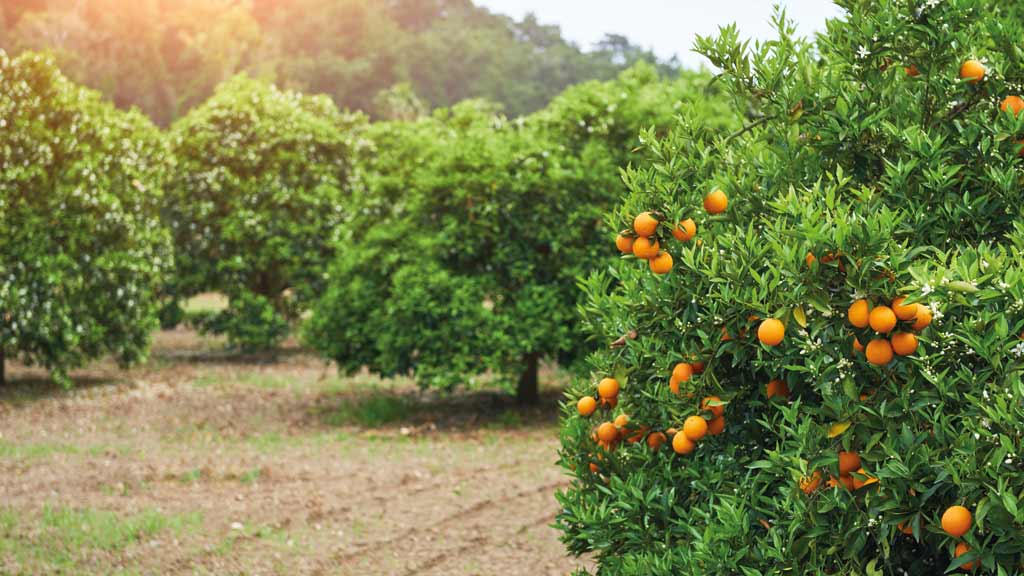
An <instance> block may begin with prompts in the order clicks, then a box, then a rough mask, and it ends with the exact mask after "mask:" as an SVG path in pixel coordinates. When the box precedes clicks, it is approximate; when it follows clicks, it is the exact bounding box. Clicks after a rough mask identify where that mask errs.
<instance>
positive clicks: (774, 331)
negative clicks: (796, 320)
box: [757, 318, 786, 346]
mask: <svg viewBox="0 0 1024 576" xmlns="http://www.w3.org/2000/svg"><path fill="white" fill-rule="evenodd" d="M785 335H786V326H785V325H784V324H783V323H782V321H780V320H777V319H775V318H769V319H767V320H765V321H764V322H761V325H760V326H758V327H757V339H758V340H760V341H761V343H762V344H764V345H765V346H778V345H779V344H781V343H782V337H783V336H785Z"/></svg>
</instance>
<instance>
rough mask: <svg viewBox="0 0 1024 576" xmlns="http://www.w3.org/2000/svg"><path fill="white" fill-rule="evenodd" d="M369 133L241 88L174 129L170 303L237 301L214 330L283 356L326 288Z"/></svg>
mask: <svg viewBox="0 0 1024 576" xmlns="http://www.w3.org/2000/svg"><path fill="white" fill-rule="evenodd" d="M363 122H364V120H363V119H362V117H360V116H357V115H349V114H341V113H339V112H338V111H337V109H336V108H335V107H334V105H333V103H331V101H330V100H329V99H327V98H324V97H307V96H302V95H299V94H296V93H292V92H283V91H280V90H278V89H277V88H275V87H274V86H272V85H268V84H265V83H262V82H260V81H257V80H252V79H250V78H246V77H243V76H240V77H237V78H235V79H233V80H231V81H229V82H227V83H226V84H224V85H222V86H221V87H220V88H219V89H218V90H217V93H216V94H215V95H214V96H213V98H211V99H210V100H209V101H207V102H206V103H204V104H203V105H202V106H200V107H198V108H196V109H195V110H193V111H192V112H191V113H189V115H188V116H186V117H185V118H182V119H181V120H180V121H178V122H177V123H175V124H174V126H173V127H172V129H171V133H170V140H171V147H172V152H173V154H174V157H175V159H176V162H177V167H176V170H175V173H174V178H173V180H172V181H171V183H170V184H169V187H168V201H167V207H166V215H165V218H166V219H167V222H168V224H169V226H170V228H171V230H172V232H173V235H174V240H175V246H176V253H177V258H176V264H177V271H176V274H175V276H174V278H173V281H172V286H173V288H172V292H173V293H174V295H175V296H176V297H177V298H186V297H189V296H191V295H193V294H196V293H199V292H203V291H218V292H221V293H223V294H225V295H227V296H228V298H229V299H230V304H229V308H228V310H226V311H225V312H223V313H222V314H220V315H219V316H218V317H217V318H216V319H215V320H214V323H213V324H212V325H211V326H208V327H210V328H212V329H214V330H215V331H223V332H226V333H227V334H228V337H229V339H230V341H231V343H232V344H235V345H239V346H242V347H246V348H253V347H255V348H263V347H269V346H273V345H274V344H275V343H276V342H278V341H279V340H280V339H281V338H283V337H284V336H285V334H286V333H287V328H288V324H289V323H290V322H291V321H293V320H294V319H295V318H296V317H297V315H298V314H299V313H300V312H301V310H302V309H303V307H304V306H305V303H306V302H307V301H308V300H309V299H310V298H311V296H312V295H313V294H315V293H317V291H318V286H320V285H321V284H322V283H323V273H324V269H325V266H326V265H327V263H328V262H329V260H330V259H331V257H332V255H333V251H334V247H335V245H336V243H337V240H338V239H339V238H340V235H341V231H342V228H341V223H342V222H343V220H344V218H343V214H344V208H345V206H344V202H343V201H344V199H345V197H346V195H347V194H348V193H349V190H348V188H349V186H350V183H351V179H352V177H353V158H354V155H355V154H356V152H357V149H358V147H359V146H360V140H359V138H360V136H359V131H360V130H361V129H362V124H363Z"/></svg>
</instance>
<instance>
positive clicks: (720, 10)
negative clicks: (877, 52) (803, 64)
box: [477, 0, 840, 68]
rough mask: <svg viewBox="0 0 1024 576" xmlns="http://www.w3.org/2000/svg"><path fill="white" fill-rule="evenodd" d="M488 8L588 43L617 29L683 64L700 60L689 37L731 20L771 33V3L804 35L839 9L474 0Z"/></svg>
mask: <svg viewBox="0 0 1024 576" xmlns="http://www.w3.org/2000/svg"><path fill="white" fill-rule="evenodd" d="M477 3H478V4H481V5H483V6H486V7H488V8H490V9H491V11H492V12H500V13H502V14H508V15H510V16H514V17H515V18H517V19H519V18H522V17H523V16H524V15H525V14H526V13H527V12H533V13H534V14H536V15H537V18H538V19H539V20H540V21H541V22H542V23H544V24H558V25H559V26H561V27H562V33H563V34H564V35H565V36H566V37H567V38H569V39H570V40H572V41H574V42H576V43H577V44H579V45H580V46H582V47H583V48H589V47H590V46H591V45H592V44H593V43H594V42H596V41H597V40H600V39H601V37H602V36H604V34H605V33H606V32H614V33H617V34H622V35H624V36H626V37H628V38H629V39H630V41H632V42H633V43H634V44H639V45H641V46H643V47H645V48H653V49H654V51H655V52H656V53H657V54H658V55H659V56H662V57H666V58H667V57H670V56H672V55H673V54H677V55H678V56H679V58H680V60H682V61H683V63H684V64H686V65H687V66H688V67H691V68H696V67H697V66H699V65H700V64H701V63H706V60H705V59H704V57H703V56H700V55H698V54H694V53H693V52H692V51H691V49H692V47H693V40H694V38H695V37H696V36H697V35H698V34H700V35H710V34H715V33H716V32H717V30H718V27H719V26H720V25H723V24H728V23H730V22H735V23H736V24H737V26H739V29H740V34H741V35H742V36H743V37H750V38H759V39H765V38H770V37H772V36H774V34H773V33H772V28H771V15H772V7H773V5H774V4H776V3H778V4H780V5H781V6H783V7H784V8H785V9H786V14H787V15H788V16H789V19H790V20H793V21H795V22H796V23H797V26H798V28H799V30H800V33H801V34H803V35H807V36H810V35H811V34H813V33H814V32H816V31H819V30H821V29H823V28H824V25H825V19H826V18H829V17H832V16H837V15H839V13H840V10H839V8H837V7H836V6H835V5H834V4H832V2H830V1H829V0H778V2H772V1H770V0H477Z"/></svg>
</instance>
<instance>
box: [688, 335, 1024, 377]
mask: <svg viewBox="0 0 1024 576" xmlns="http://www.w3.org/2000/svg"><path fill="white" fill-rule="evenodd" d="M1021 334H1022V336H1021V340H1024V332H1021ZM690 369H691V370H693V373H694V374H702V373H703V372H704V363H703V362H701V361H700V360H697V361H696V362H691V363H690Z"/></svg>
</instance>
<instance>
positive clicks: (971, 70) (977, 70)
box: [960, 60, 985, 84]
mask: <svg viewBox="0 0 1024 576" xmlns="http://www.w3.org/2000/svg"><path fill="white" fill-rule="evenodd" d="M984 77H985V65H984V64H982V63H981V62H978V61H977V60H968V61H966V62H964V63H963V64H961V65H960V78H961V79H962V80H966V81H968V82H970V83H971V84H977V83H978V82H980V81H981V79H982V78H984Z"/></svg>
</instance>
